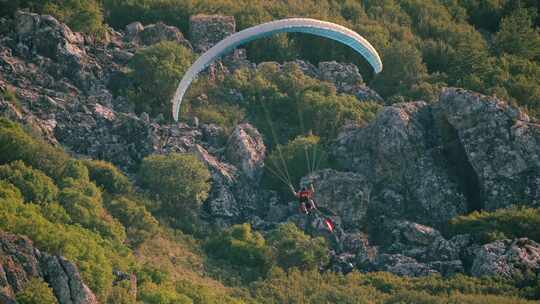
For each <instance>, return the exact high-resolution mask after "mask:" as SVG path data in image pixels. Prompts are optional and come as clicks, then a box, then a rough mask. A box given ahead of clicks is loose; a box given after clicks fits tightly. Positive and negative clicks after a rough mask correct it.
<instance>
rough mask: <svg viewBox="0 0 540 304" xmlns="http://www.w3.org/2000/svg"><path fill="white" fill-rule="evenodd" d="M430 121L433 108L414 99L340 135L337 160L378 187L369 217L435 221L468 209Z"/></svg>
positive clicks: (425, 221)
mask: <svg viewBox="0 0 540 304" xmlns="http://www.w3.org/2000/svg"><path fill="white" fill-rule="evenodd" d="M432 125H433V118H432V115H431V109H430V107H429V106H428V105H427V104H426V103H423V102H415V103H407V104H398V105H394V106H391V107H386V108H384V109H383V110H382V112H381V113H380V114H379V115H378V116H377V118H376V119H375V121H373V122H372V123H371V124H369V125H368V126H367V127H365V128H356V129H354V128H353V129H349V130H347V131H345V132H344V133H342V134H341V135H340V137H339V139H338V142H337V145H336V146H335V155H336V158H337V159H339V160H340V162H341V164H342V166H343V167H344V168H347V169H349V170H351V171H354V172H358V173H361V174H363V175H364V176H366V178H368V179H369V180H370V181H371V182H372V183H373V188H374V189H378V191H373V192H372V193H371V202H370V206H369V210H368V214H369V216H368V217H369V218H371V219H373V220H374V221H377V218H378V216H379V215H384V216H388V217H390V218H407V219H410V220H413V221H417V222H419V223H425V224H430V225H437V224H439V223H443V222H446V221H447V220H449V219H450V218H452V217H454V216H456V215H458V214H462V213H464V212H465V211H466V210H467V201H466V198H465V196H464V195H463V194H462V193H461V192H460V191H459V187H458V185H457V184H456V183H455V182H454V181H453V180H452V178H451V177H450V176H449V174H448V173H447V170H446V168H445V166H444V163H443V162H441V161H440V159H441V158H442V157H443V156H442V152H441V151H440V150H441V149H440V147H439V146H438V145H437V143H436V141H435V139H436V136H435V134H432V133H433V126H432ZM375 223H376V222H375Z"/></svg>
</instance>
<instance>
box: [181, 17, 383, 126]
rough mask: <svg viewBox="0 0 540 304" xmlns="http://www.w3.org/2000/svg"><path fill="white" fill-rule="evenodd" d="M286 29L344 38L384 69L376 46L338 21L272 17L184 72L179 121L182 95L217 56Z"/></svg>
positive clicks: (230, 39) (231, 38) (216, 47)
mask: <svg viewBox="0 0 540 304" xmlns="http://www.w3.org/2000/svg"><path fill="white" fill-rule="evenodd" d="M287 32H297V33H307V34H313V35H317V36H321V37H326V38H329V39H332V40H336V41H338V42H341V43H343V44H345V45H347V46H349V47H351V48H352V49H353V50H355V51H356V52H357V53H359V54H360V55H362V56H363V57H364V58H365V59H366V61H367V62H368V63H369V64H370V65H371V67H372V68H373V71H374V72H375V73H379V72H381V71H382V62H381V58H380V57H379V54H378V53H377V51H376V50H375V48H374V47H373V46H372V45H371V44H370V43H369V42H368V41H367V40H366V39H364V38H363V37H362V36H360V35H359V34H358V33H356V32H355V31H353V30H350V29H348V28H346V27H344V26H341V25H338V24H335V23H331V22H326V21H321V20H316V19H309V18H289V19H281V20H276V21H271V22H267V23H263V24H259V25H256V26H253V27H250V28H247V29H244V30H242V31H240V32H238V33H235V34H233V35H231V36H229V37H227V38H225V39H223V40H221V41H220V42H219V43H217V44H216V45H214V46H213V47H212V48H210V49H209V50H208V51H206V52H205V53H204V54H202V55H201V56H200V57H199V58H198V59H197V60H196V61H195V63H193V65H192V66H191V67H190V68H189V69H188V70H187V72H186V73H185V74H184V77H183V78H182V80H181V81H180V84H179V85H178V88H177V89H176V92H175V94H174V97H173V100H172V103H173V105H172V111H173V117H174V120H176V121H178V113H179V111H180V105H181V103H182V98H183V97H184V94H185V93H186V91H187V89H188V87H189V85H190V84H191V82H192V81H193V79H195V77H196V76H197V74H199V72H201V71H202V70H204V69H205V68H206V67H207V66H208V65H210V64H211V63H212V62H214V61H215V60H216V59H217V58H219V57H220V56H222V55H224V54H225V53H227V52H229V51H230V50H232V49H234V48H235V47H237V46H239V45H242V44H245V43H247V42H250V41H252V40H256V39H259V38H262V37H266V36H270V35H273V34H277V33H287Z"/></svg>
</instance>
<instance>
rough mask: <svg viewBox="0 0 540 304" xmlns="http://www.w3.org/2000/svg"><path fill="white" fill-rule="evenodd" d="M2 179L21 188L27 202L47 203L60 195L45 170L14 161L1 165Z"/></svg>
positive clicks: (0, 175)
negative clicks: (44, 172)
mask: <svg viewBox="0 0 540 304" xmlns="http://www.w3.org/2000/svg"><path fill="white" fill-rule="evenodd" d="M0 179H5V180H7V181H9V182H10V183H11V184H13V185H14V186H15V187H17V188H18V189H19V190H21V193H22V194H23V196H24V199H25V200H26V201H27V202H34V203H40V204H47V203H50V202H52V201H53V200H55V199H56V197H57V196H58V187H56V185H55V184H54V182H53V180H52V179H51V178H50V177H48V176H47V175H45V174H43V172H41V171H39V170H35V169H32V168H31V167H28V166H26V165H25V164H24V163H23V162H22V161H14V162H11V163H9V164H7V165H3V166H0Z"/></svg>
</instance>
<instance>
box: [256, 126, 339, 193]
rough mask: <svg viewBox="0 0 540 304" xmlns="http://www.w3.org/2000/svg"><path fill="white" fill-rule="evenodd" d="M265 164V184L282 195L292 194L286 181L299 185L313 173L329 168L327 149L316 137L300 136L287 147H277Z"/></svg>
mask: <svg viewBox="0 0 540 304" xmlns="http://www.w3.org/2000/svg"><path fill="white" fill-rule="evenodd" d="M265 162H266V165H265V168H266V170H265V175H264V182H265V184H266V185H268V186H269V187H271V188H273V189H278V190H280V191H281V192H282V193H288V192H290V190H289V187H288V185H286V184H285V183H284V181H285V180H287V181H290V182H291V183H292V184H293V185H298V184H299V182H300V179H301V178H302V177H303V176H305V175H307V174H309V173H311V171H313V170H316V169H317V168H319V169H321V168H326V167H328V166H329V163H328V157H327V153H326V151H325V148H324V147H323V146H322V145H320V144H319V137H317V136H314V135H311V136H305V137H304V136H299V137H297V138H295V139H294V140H292V141H291V142H289V143H288V144H287V145H284V146H281V145H277V146H275V147H274V149H273V150H272V152H270V154H269V155H268V157H267V158H266V161H265Z"/></svg>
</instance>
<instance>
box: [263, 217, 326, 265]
mask: <svg viewBox="0 0 540 304" xmlns="http://www.w3.org/2000/svg"><path fill="white" fill-rule="evenodd" d="M268 244H269V245H270V246H271V248H272V252H273V256H274V259H275V260H276V261H277V264H278V265H279V266H281V267H282V268H283V269H290V268H293V267H296V268H299V269H302V270H316V269H318V267H320V266H324V265H326V264H327V263H328V256H329V251H328V247H327V245H326V241H325V239H323V238H322V237H317V238H312V237H310V236H308V235H306V234H304V232H303V231H302V230H300V229H298V227H296V225H295V224H293V223H286V224H281V225H279V226H278V227H277V229H276V230H274V231H272V232H271V233H270V235H269V236H268Z"/></svg>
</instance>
